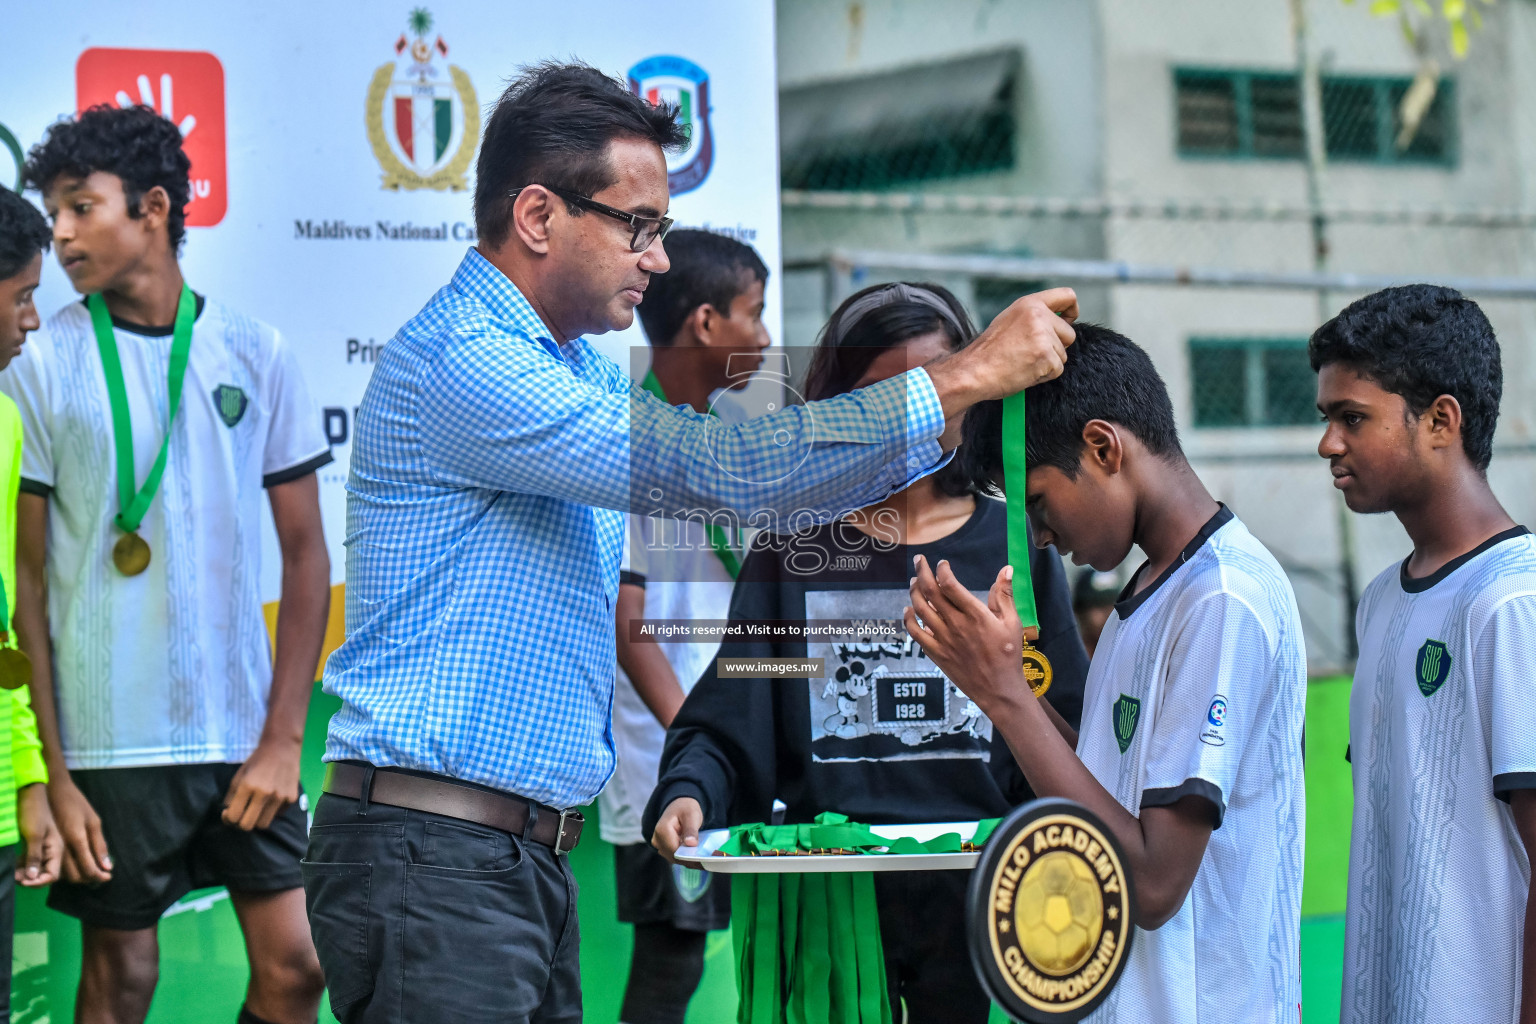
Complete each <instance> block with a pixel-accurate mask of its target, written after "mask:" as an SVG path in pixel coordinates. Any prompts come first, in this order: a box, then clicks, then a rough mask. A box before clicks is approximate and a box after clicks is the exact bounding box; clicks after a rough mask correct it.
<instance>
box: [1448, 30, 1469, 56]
mask: <svg viewBox="0 0 1536 1024" xmlns="http://www.w3.org/2000/svg"><path fill="white" fill-rule="evenodd" d="M1451 52H1452V53H1454V54H1455V55H1456V57H1457V59H1458V60H1459V59H1460V58H1462V57H1465V56H1466V55H1467V25H1466V22H1463V21H1453V22H1451Z"/></svg>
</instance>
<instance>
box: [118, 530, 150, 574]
mask: <svg viewBox="0 0 1536 1024" xmlns="http://www.w3.org/2000/svg"><path fill="white" fill-rule="evenodd" d="M112 564H113V565H115V566H117V571H118V572H120V573H122V574H123V575H124V576H137V575H138V574H139V573H141V572H143V571H144V570H145V569H148V568H149V542H148V541H147V540H145V539H144V538H143V537H140V536H139V535H138V534H137V533H125V534H123V535H122V536H121V537H119V538H117V543H116V544H114V545H112Z"/></svg>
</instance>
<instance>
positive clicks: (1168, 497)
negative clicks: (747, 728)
mask: <svg viewBox="0 0 1536 1024" xmlns="http://www.w3.org/2000/svg"><path fill="white" fill-rule="evenodd" d="M1076 330H1077V343H1076V344H1075V345H1073V346H1072V354H1071V357H1070V358H1069V359H1068V360H1067V364H1066V369H1065V370H1064V371H1063V372H1062V375H1061V377H1059V378H1058V379H1057V380H1055V381H1052V382H1050V383H1049V384H1043V385H1039V386H1036V387H1033V388H1030V389H1029V392H1028V403H1027V413H1026V428H1027V429H1026V433H1027V442H1026V444H1027V448H1026V452H1027V458H1028V462H1029V466H1030V468H1029V472H1028V476H1027V479H1026V480H1025V482H1024V488H1023V489H1024V494H1023V495H1020V494H1017V493H1015V494H1013V495H1012V500H1014V501H1018V500H1020V499H1021V497H1022V499H1023V500H1024V502H1025V505H1026V507H1027V508H1028V509H1029V514H1030V517H1031V520H1032V521H1033V523H1034V525H1035V541H1036V543H1037V544H1055V545H1056V546H1057V548H1058V549H1059V550H1060V551H1061V552H1062V553H1063V554H1068V553H1070V554H1071V555H1072V556H1073V561H1075V562H1077V563H1078V564H1084V563H1086V564H1089V565H1092V566H1093V567H1094V568H1096V569H1101V570H1109V569H1113V568H1114V567H1115V566H1116V565H1118V564H1119V563H1120V562H1121V561H1122V560H1124V559H1125V557H1126V556H1127V555H1128V554H1129V553H1130V549H1131V546H1132V545H1133V544H1135V545H1138V546H1139V547H1140V548H1141V549H1142V551H1144V552H1145V553H1146V555H1147V561H1146V563H1145V564H1143V565H1142V567H1141V568H1140V569H1139V570H1138V571H1137V573H1136V574H1135V575H1134V576H1133V577H1132V579H1131V582H1130V583H1129V584H1127V586H1126V588H1125V590H1124V592H1123V593H1122V594H1121V596H1120V600H1119V601H1118V603H1117V604H1116V605H1115V610H1114V612H1113V613H1112V614H1111V615H1110V617H1109V620H1108V622H1107V623H1106V624H1105V627H1104V631H1103V634H1102V635H1101V636H1100V638H1099V643H1098V647H1097V649H1096V650H1095V652H1094V658H1093V661H1092V664H1091V665H1090V668H1089V672H1088V682H1087V687H1086V693H1085V696H1084V702H1083V717H1082V733H1081V735H1080V736H1079V735H1078V734H1076V733H1074V732H1073V731H1072V730H1071V729H1070V728H1069V727H1068V726H1067V725H1066V724H1065V723H1064V722H1063V721H1062V720H1061V718H1060V716H1059V715H1057V714H1055V712H1054V711H1053V710H1052V709H1051V708H1050V705H1049V703H1048V701H1046V700H1043V699H1037V698H1036V697H1035V696H1034V695H1033V693H1032V691H1031V690H1030V688H1029V686H1028V685H1027V684H1026V683H1025V681H1024V676H1023V672H1022V670H1021V663H1020V646H1019V644H1020V633H1021V629H1020V624H1019V619H1018V616H1017V614H1016V613H1015V611H1014V604H1013V592H1012V579H1013V577H1012V570H1011V567H1004V569H1003V570H1002V572H1000V573H999V574H998V579H997V583H996V584H995V585H994V587H993V588H992V593H991V595H990V598H989V601H988V602H987V604H982V602H981V601H979V600H978V599H977V598H975V597H973V596H972V595H971V594H970V593H969V592H967V591H966V589H965V588H964V587H962V586H960V585H959V584H958V582H957V581H956V579H955V577H954V574H953V573H952V572H951V571H950V568H949V566H948V565H947V564H945V563H942V562H941V563H940V564H939V565H938V566H936V567H930V566H928V565H927V564H925V563H922V562H920V563H919V564H918V565H917V576H916V578H915V579H914V581H913V585H912V590H911V594H912V607H911V608H909V609H907V613H906V614H907V629H908V630H909V631H910V632H911V633H912V635H913V636H914V637H916V638H917V639H918V641H919V642H921V643H922V645H923V648H924V650H925V651H927V653H928V656H929V657H930V658H932V659H933V660H934V662H936V663H937V664H938V666H939V667H940V668H941V669H943V671H944V674H945V675H947V676H949V678H950V679H952V680H953V681H954V682H955V685H957V686H959V687H960V689H962V690H964V691H965V693H966V694H967V695H969V696H970V697H971V698H972V699H973V700H975V701H976V703H977V704H978V705H980V707H981V709H982V711H983V712H985V713H986V714H987V716H988V717H989V718H990V719H991V720H992V724H993V727H994V728H998V729H1001V730H1002V732H1003V735H1004V736H1005V737H1006V738H1007V740H1008V745H1009V747H1010V748H1011V749H1012V750H1013V752H1014V756H1015V757H1016V758H1017V759H1018V762H1019V764H1020V766H1021V767H1022V768H1023V769H1024V774H1025V776H1026V777H1027V778H1028V780H1029V784H1030V786H1031V787H1033V789H1034V791H1035V792H1036V793H1037V794H1039V795H1040V796H1042V797H1044V796H1061V797H1068V798H1070V799H1072V800H1076V801H1078V802H1079V803H1081V804H1083V805H1084V806H1086V807H1087V808H1089V809H1090V810H1092V811H1093V812H1094V813H1095V814H1097V815H1098V816H1099V817H1100V818H1101V819H1103V821H1104V822H1105V823H1106V824H1107V825H1108V826H1109V828H1110V829H1111V830H1112V831H1113V832H1114V833H1115V836H1116V838H1117V839H1119V840H1120V842H1121V843H1122V844H1123V845H1124V848H1125V850H1126V860H1127V866H1128V867H1129V869H1130V871H1131V874H1132V875H1133V877H1134V879H1135V893H1136V913H1137V920H1136V924H1137V926H1138V928H1137V933H1136V938H1135V942H1134V943H1133V945H1132V947H1131V952H1130V955H1129V960H1128V963H1127V966H1126V969H1125V973H1124V974H1123V975H1122V977H1121V979H1120V983H1119V985H1118V987H1117V988H1115V989H1114V990H1113V991H1112V992H1111V993H1110V994H1109V996H1108V999H1107V1000H1106V1002H1105V1003H1104V1004H1102V1005H1101V1006H1100V1007H1099V1008H1098V1009H1097V1010H1096V1011H1095V1012H1094V1013H1093V1014H1092V1015H1091V1016H1090V1017H1089V1018H1088V1019H1090V1020H1094V1021H1118V1022H1125V1024H1129V1022H1142V1021H1145V1022H1147V1024H1186V1022H1187V1024H1195V1022H1197V1021H1198V1022H1200V1024H1212V1022H1225V1021H1231V1022H1233V1024H1236V1022H1244V1024H1248V1022H1258V1021H1262V1022H1266V1024H1269V1022H1273V1024H1295V1021H1296V1020H1297V1017H1298V1014H1299V1006H1300V997H1301V985H1300V977H1299V974H1300V971H1299V963H1298V943H1299V937H1300V928H1301V921H1300V913H1301V870H1302V834H1303V821H1304V815H1305V808H1304V801H1305V795H1304V791H1303V785H1302V760H1301V734H1302V721H1303V715H1304V710H1305V703H1306V657H1305V652H1304V649H1303V646H1302V636H1301V622H1300V619H1299V617H1298V613H1297V610H1296V601H1295V597H1294V595H1293V594H1292V592H1291V587H1290V584H1289V582H1288V581H1287V580H1286V577H1285V574H1284V573H1283V572H1282V571H1281V569H1280V566H1279V564H1278V563H1276V561H1275V559H1274V558H1273V557H1272V556H1271V555H1270V553H1269V552H1268V551H1267V550H1265V548H1264V547H1263V545H1261V544H1260V543H1259V542H1258V541H1257V540H1255V539H1254V538H1253V535H1252V534H1250V533H1249V532H1248V530H1247V529H1246V528H1245V527H1244V526H1243V524H1242V523H1241V522H1240V521H1238V520H1237V519H1236V518H1235V517H1234V516H1233V515H1232V513H1231V512H1230V511H1228V510H1227V508H1226V507H1225V506H1223V505H1220V504H1218V503H1217V502H1216V501H1215V499H1213V498H1212V497H1211V495H1210V494H1209V492H1207V491H1206V489H1205V487H1204V485H1203V484H1201V482H1200V480H1199V478H1198V477H1197V476H1196V475H1195V473H1194V470H1192V469H1191V468H1190V466H1189V463H1188V462H1187V461H1186V460H1185V458H1184V454H1183V452H1182V450H1181V449H1180V447H1179V440H1178V434H1177V431H1176V429H1175V426H1174V419H1173V407H1172V404H1171V403H1170V402H1169V399H1168V392H1167V389H1166V388H1165V386H1164V385H1163V381H1162V379H1161V378H1160V377H1159V376H1158V375H1157V371H1156V370H1155V369H1154V368H1153V366H1152V362H1151V360H1150V359H1148V358H1147V355H1146V353H1145V352H1143V351H1142V350H1141V349H1140V348H1138V347H1136V346H1135V345H1134V344H1132V343H1131V342H1130V341H1129V340H1127V339H1125V338H1123V337H1121V336H1120V335H1118V334H1115V333H1114V332H1112V331H1109V330H1106V329H1104V328H1102V327H1096V326H1094V325H1091V324H1082V323H1079V324H1077V325H1076ZM971 416H972V418H971V419H968V420H967V423H966V442H965V446H964V448H970V449H971V455H970V456H969V458H971V459H972V460H973V462H974V465H975V466H976V467H977V470H976V471H977V473H978V475H980V476H981V477H982V479H983V480H985V481H988V482H991V483H993V484H996V483H998V482H999V478H1000V476H1001V470H1000V467H1001V455H1000V440H1001V424H1000V420H1001V413H1000V411H999V410H998V409H996V408H994V407H980V406H978V407H977V409H976V410H973V411H972V414H971ZM964 448H962V450H964ZM1012 483H1013V484H1014V486H1015V487H1018V486H1019V485H1018V483H1017V482H1012ZM1074 748H1075V752H1074Z"/></svg>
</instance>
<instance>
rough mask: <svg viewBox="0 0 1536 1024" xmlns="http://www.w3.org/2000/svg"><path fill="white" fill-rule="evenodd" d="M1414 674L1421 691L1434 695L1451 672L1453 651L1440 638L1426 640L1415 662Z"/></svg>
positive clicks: (1427, 695) (1428, 695) (1429, 695)
mask: <svg viewBox="0 0 1536 1024" xmlns="http://www.w3.org/2000/svg"><path fill="white" fill-rule="evenodd" d="M1414 674H1415V676H1416V677H1417V681H1418V684H1419V692H1420V693H1422V694H1423V695H1424V696H1426V697H1432V696H1434V693H1435V691H1436V690H1438V689H1440V685H1441V684H1442V683H1444V682H1445V680H1446V678H1447V677H1448V676H1450V674H1451V652H1450V651H1448V650H1446V649H1445V644H1443V643H1441V642H1440V641H1439V640H1425V641H1424V646H1423V647H1420V648H1419V656H1418V659H1417V660H1415V662H1414Z"/></svg>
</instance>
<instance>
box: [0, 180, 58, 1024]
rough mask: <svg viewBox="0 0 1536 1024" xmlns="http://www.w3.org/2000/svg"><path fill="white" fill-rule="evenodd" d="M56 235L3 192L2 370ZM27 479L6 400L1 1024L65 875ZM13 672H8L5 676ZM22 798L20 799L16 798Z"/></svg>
mask: <svg viewBox="0 0 1536 1024" xmlns="http://www.w3.org/2000/svg"><path fill="white" fill-rule="evenodd" d="M51 238H52V232H51V231H49V229H48V222H47V221H46V220H44V219H43V215H42V214H41V213H39V212H38V211H37V208H36V207H34V206H33V205H32V204H31V203H29V202H27V201H26V200H25V199H23V198H21V196H19V195H17V194H16V193H14V192H12V191H10V190H9V189H6V188H3V187H0V370H4V369H5V368H6V367H7V366H9V365H10V362H11V360H12V359H14V358H16V356H17V355H18V354H19V353H20V352H21V346H22V343H23V342H25V341H26V339H27V332H28V331H33V330H36V329H37V327H38V319H37V310H36V309H35V308H34V307H33V305H32V292H33V291H34V290H35V289H36V288H37V282H38V279H39V277H40V276H41V274H42V270H43V251H44V250H45V249H47V248H48V243H49V241H50V239H51ZM20 480H21V414H20V413H19V412H17V410H16V403H15V402H13V401H11V400H10V398H8V397H6V396H5V395H3V394H0V648H8V649H12V651H11V653H9V655H8V660H0V685H3V686H5V687H8V689H5V690H4V691H3V692H0V715H4V714H8V716H9V718H10V727H9V728H8V729H7V728H5V723H4V721H3V720H0V1024H9V1021H10V1019H11V934H12V931H13V925H14V922H15V913H16V890H15V889H14V888H13V887H12V884H11V877H12V872H13V870H14V874H15V880H16V881H17V882H19V883H21V884H22V885H25V886H31V887H37V886H43V885H47V884H49V883H50V882H52V881H53V880H54V879H56V878H57V877H58V875H59V862H60V858H61V856H62V854H63V850H64V843H63V841H62V839H61V838H60V836H59V830H58V827H57V826H56V825H55V824H54V822H53V812H52V811H50V810H49V808H48V788H47V782H48V770H47V769H46V768H45V767H44V766H43V753H42V750H43V747H42V743H41V742H40V741H39V740H38V736H37V719H36V718H35V717H33V715H32V705H31V701H30V699H29V698H28V695H27V692H28V691H27V685H26V683H27V680H26V678H25V676H26V675H27V674H29V673H28V672H27V669H26V667H25V664H26V663H25V662H20V661H19V660H18V658H19V652H15V651H14V648H15V647H16V637H15V635H14V632H13V626H12V620H13V617H14V615H15V613H16V495H17V489H18V487H19V485H20ZM7 668H8V669H9V671H5V669H7ZM13 792H14V793H15V799H14V800H13V799H12V798H11V794H12V793H13ZM22 839H25V840H26V860H25V862H24V863H23V864H20V865H18V864H17V863H16V859H17V857H16V855H17V850H16V843H17V842H18V841H19V840H22Z"/></svg>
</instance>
